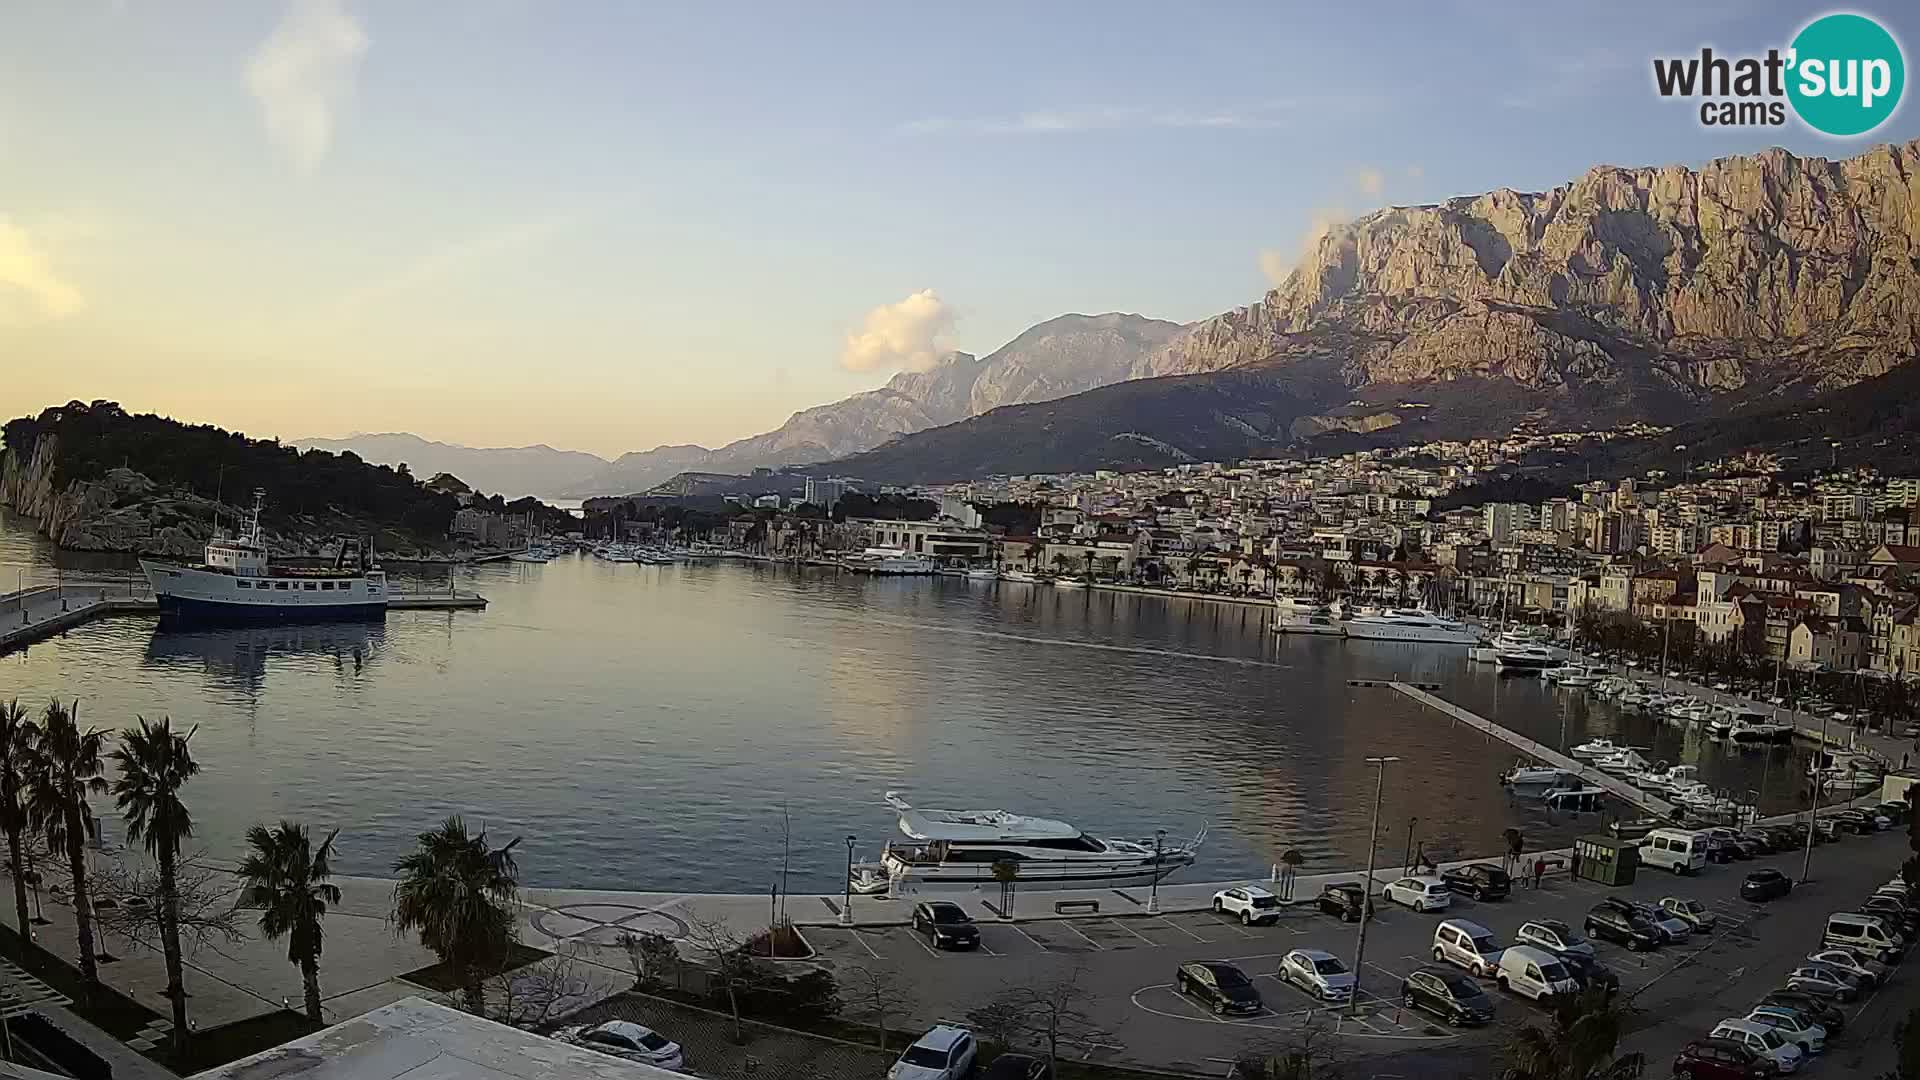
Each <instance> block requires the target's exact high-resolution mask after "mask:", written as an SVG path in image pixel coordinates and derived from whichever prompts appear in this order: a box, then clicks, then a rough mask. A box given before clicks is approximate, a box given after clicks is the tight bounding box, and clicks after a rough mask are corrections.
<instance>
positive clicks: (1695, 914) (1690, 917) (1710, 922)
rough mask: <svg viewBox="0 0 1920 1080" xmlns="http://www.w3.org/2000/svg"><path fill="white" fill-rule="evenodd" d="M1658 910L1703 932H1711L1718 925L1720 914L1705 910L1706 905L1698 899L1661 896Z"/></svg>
mask: <svg viewBox="0 0 1920 1080" xmlns="http://www.w3.org/2000/svg"><path fill="white" fill-rule="evenodd" d="M1660 910H1661V911H1662V912H1664V913H1666V914H1668V915H1671V916H1673V917H1674V918H1676V919H1679V920H1680V921H1681V922H1683V923H1686V924H1687V925H1688V926H1690V927H1692V928H1693V929H1695V930H1698V931H1700V932H1701V933H1703V934H1711V933H1713V929H1714V927H1716V926H1719V925H1720V916H1719V915H1717V914H1715V913H1714V912H1712V911H1709V910H1707V905H1705V904H1703V903H1701V902H1700V901H1698V900H1682V899H1681V898H1680V897H1677V896H1663V897H1661V898H1660Z"/></svg>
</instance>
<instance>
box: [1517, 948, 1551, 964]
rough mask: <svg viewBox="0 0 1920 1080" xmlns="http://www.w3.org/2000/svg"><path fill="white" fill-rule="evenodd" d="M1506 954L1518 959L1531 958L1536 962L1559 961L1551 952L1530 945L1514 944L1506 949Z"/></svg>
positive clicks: (1548, 962) (1549, 962)
mask: <svg viewBox="0 0 1920 1080" xmlns="http://www.w3.org/2000/svg"><path fill="white" fill-rule="evenodd" d="M1506 955H1507V956H1510V957H1513V958H1515V959H1518V960H1531V961H1533V962H1534V963H1536V964H1555V963H1559V961H1560V958H1559V957H1558V956H1555V955H1554V954H1553V953H1550V952H1548V951H1547V950H1545V949H1539V948H1535V947H1534V946H1532V945H1515V946H1513V947H1512V948H1509V949H1508V950H1507V953H1506Z"/></svg>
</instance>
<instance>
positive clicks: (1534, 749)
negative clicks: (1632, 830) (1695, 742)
mask: <svg viewBox="0 0 1920 1080" xmlns="http://www.w3.org/2000/svg"><path fill="white" fill-rule="evenodd" d="M1392 686H1393V689H1395V690H1396V691H1398V692H1400V693H1402V694H1405V695H1406V696H1407V697H1410V698H1412V699H1413V700H1415V701H1417V702H1419V703H1420V704H1422V705H1425V706H1427V707H1429V708H1432V709H1435V710H1437V711H1439V712H1441V713H1443V714H1445V715H1446V716H1448V717H1449V718H1451V719H1453V720H1454V721H1456V722H1458V723H1462V724H1466V725H1467V726H1468V727H1472V728H1475V729H1477V730H1479V731H1481V732H1483V733H1485V734H1487V735H1491V736H1493V737H1494V738H1496V739H1499V740H1500V741H1501V742H1504V743H1506V744H1508V745H1509V746H1512V747H1513V748H1514V749H1516V750H1519V751H1520V752H1521V753H1523V754H1527V755H1528V756H1530V757H1535V758H1538V759H1540V760H1541V761H1544V762H1546V763H1547V764H1549V765H1551V766H1553V767H1554V768H1556V769H1559V770H1561V771H1563V772H1567V773H1571V774H1573V775H1575V776H1578V777H1579V778H1580V779H1581V780H1582V781H1583V782H1585V783H1587V784H1590V785H1592V786H1594V787H1597V788H1602V789H1604V790H1605V791H1607V792H1608V793H1609V794H1611V795H1613V796H1614V797H1616V798H1619V799H1622V800H1624V801H1626V802H1629V803H1632V804H1633V805H1635V806H1639V807H1642V808H1644V809H1646V810H1648V811H1651V812H1652V813H1654V814H1656V815H1658V816H1660V817H1663V818H1672V817H1673V811H1674V805H1673V804H1672V803H1670V802H1668V801H1666V800H1665V799H1658V798H1655V797H1653V796H1652V795H1649V794H1647V793H1646V792H1644V791H1641V790H1640V789H1639V788H1637V787H1634V786H1633V785H1632V784H1629V783H1627V782H1625V781H1624V780H1620V779H1617V778H1615V777H1612V776H1609V775H1607V774H1606V773H1604V772H1601V771H1600V770H1599V769H1596V768H1594V767H1593V766H1591V765H1588V764H1586V763H1584V762H1580V761H1576V760H1574V759H1573V758H1570V757H1568V756H1567V755H1565V754H1563V753H1561V752H1560V751H1558V750H1555V749H1554V748H1553V747H1551V746H1546V745H1543V744H1541V743H1539V742H1536V741H1534V740H1533V739H1529V738H1527V737H1526V736H1525V735H1522V734H1520V733H1519V732H1517V731H1509V730H1508V729H1506V728H1503V727H1501V726H1500V725H1499V724H1496V723H1494V722H1493V721H1491V720H1488V719H1486V718H1485V717H1482V716H1477V715H1475V714H1474V713H1472V712H1469V711H1468V710H1466V709H1463V708H1461V707H1460V706H1458V705H1455V704H1454V703H1453V702H1451V701H1447V700H1445V699H1444V698H1438V697H1435V696H1433V695H1432V694H1429V693H1427V692H1426V691H1425V690H1422V689H1420V688H1419V687H1417V686H1414V685H1412V684H1410V683H1402V682H1397V683H1393V684H1392Z"/></svg>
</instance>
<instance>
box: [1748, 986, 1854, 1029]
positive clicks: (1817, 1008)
mask: <svg viewBox="0 0 1920 1080" xmlns="http://www.w3.org/2000/svg"><path fill="white" fill-rule="evenodd" d="M1760 1004H1762V1005H1785V1006H1786V1007H1788V1008H1790V1009H1799V1010H1800V1011H1801V1012H1803V1013H1805V1014H1807V1015H1808V1016H1810V1017H1812V1018H1813V1019H1815V1020H1818V1021H1820V1026H1821V1027H1824V1028H1826V1029H1827V1034H1828V1035H1829V1036H1832V1037H1835V1038H1838V1037H1839V1036H1840V1034H1841V1033H1842V1032H1844V1031H1846V1030H1847V1014H1846V1013H1845V1012H1844V1011H1842V1010H1841V1008H1840V1007H1839V1006H1838V1005H1835V1004H1834V1003H1833V1002H1831V1001H1829V1000H1827V999H1826V998H1823V997H1819V996H1817V995H1814V994H1808V993H1803V992H1801V991H1799V990H1775V991H1773V992H1772V993H1769V994H1768V995H1767V996H1766V997H1763V998H1761V999H1760Z"/></svg>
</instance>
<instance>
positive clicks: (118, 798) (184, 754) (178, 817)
mask: <svg viewBox="0 0 1920 1080" xmlns="http://www.w3.org/2000/svg"><path fill="white" fill-rule="evenodd" d="M134 719H135V720H136V721H138V722H139V724H140V726H139V727H130V728H127V729H126V730H125V731H122V732H121V733H120V745H119V746H118V747H116V748H115V749H114V751H113V760H114V762H115V764H117V765H119V766H120V777H119V779H117V780H115V781H114V782H113V801H114V805H116V806H118V807H119V808H120V813H121V814H122V815H124V816H125V817H126V819H127V839H128V840H129V841H134V842H139V841H145V842H146V845H147V854H149V855H152V856H153V857H154V861H156V862H157V863H159V864H160V907H159V912H160V951H161V955H162V956H163V957H164V958H165V959H166V964H167V999H168V1000H169V1001H171V1002H173V1049H174V1053H175V1054H176V1055H179V1054H184V1053H185V1052H186V1049H187V988H186V984H185V981H184V980H183V978H182V972H181V964H180V889H179V871H180V841H182V840H185V839H186V838H187V837H189V836H192V835H193V817H192V815H190V814H188V813H187V806H186V804H185V803H183V802H181V801H180V789H181V788H183V787H185V786H186V783H187V781H189V780H191V779H193V775H194V774H195V773H197V772H199V771H200V763H199V762H197V761H195V760H193V754H192V753H191V752H189V751H188V750H187V741H188V740H190V739H192V738H193V733H194V731H197V730H199V729H198V728H197V727H196V728H192V729H189V730H188V731H187V733H186V734H185V735H182V734H180V733H179V732H177V731H175V730H173V720H172V718H171V717H164V716H163V717H161V718H160V722H159V723H158V724H150V723H148V722H147V719H146V717H144V716H136V717H134Z"/></svg>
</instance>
